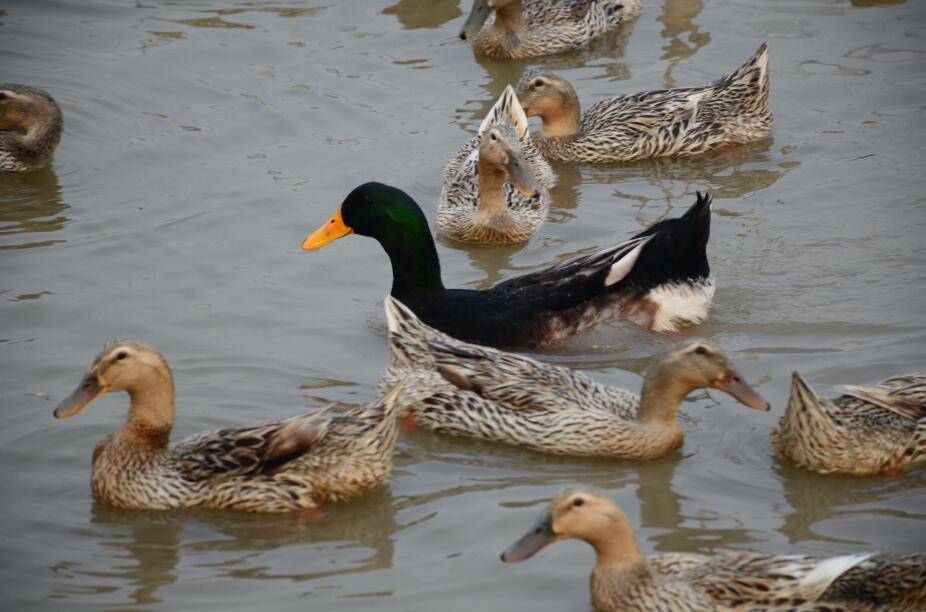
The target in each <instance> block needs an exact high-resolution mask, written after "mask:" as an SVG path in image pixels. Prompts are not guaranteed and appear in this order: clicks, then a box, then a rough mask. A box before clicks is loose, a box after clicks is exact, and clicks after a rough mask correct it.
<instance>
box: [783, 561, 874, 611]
mask: <svg viewBox="0 0 926 612" xmlns="http://www.w3.org/2000/svg"><path fill="white" fill-rule="evenodd" d="M873 554H874V553H861V554H855V555H841V556H839V557H831V558H829V559H823V560H822V561H820V562H819V563H817V564H816V566H814V567H813V569H811V570H810V571H808V572H807V573H806V574H804V575H803V576H802V577H801V578H800V580H799V581H798V583H797V585H796V589H795V590H796V591H797V593H796V594H797V595H798V596H799V597H801V598H804V599H808V600H809V601H816V600H817V599H818V598H819V597H820V596H821V595H823V592H824V591H826V589H827V588H829V586H830V585H831V584H833V582H834V581H835V580H837V579H838V578H839V577H840V576H842V575H843V574H845V573H846V572H847V571H849V570H851V569H852V568H853V567H855V566H856V565H858V564H859V563H862V562H863V561H865V560H867V559H868V558H870V557H871V556H872V555H873Z"/></svg>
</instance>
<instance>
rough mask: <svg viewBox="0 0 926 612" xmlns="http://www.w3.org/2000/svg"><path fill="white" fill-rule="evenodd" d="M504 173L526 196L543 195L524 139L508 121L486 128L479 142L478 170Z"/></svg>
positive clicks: (482, 172) (481, 173)
mask: <svg viewBox="0 0 926 612" xmlns="http://www.w3.org/2000/svg"><path fill="white" fill-rule="evenodd" d="M488 172H496V173H500V174H503V175H504V176H505V177H507V178H508V179H510V180H511V184H512V185H514V186H515V188H516V189H517V190H518V191H519V192H520V193H521V195H523V196H524V197H527V198H536V197H539V196H540V185H538V184H537V181H536V179H535V178H534V175H533V173H532V172H531V170H530V167H529V166H528V165H527V161H526V160H525V159H524V152H523V150H522V148H521V139H520V138H518V134H517V132H516V131H515V129H514V128H513V127H511V126H509V125H495V126H492V127H491V128H489V129H488V130H486V132H485V134H483V135H482V140H481V141H480V142H479V173H480V175H481V176H485V175H486V174H487V173H488Z"/></svg>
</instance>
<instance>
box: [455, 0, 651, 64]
mask: <svg viewBox="0 0 926 612" xmlns="http://www.w3.org/2000/svg"><path fill="white" fill-rule="evenodd" d="M493 13H494V18H493V19H492V20H491V21H490V20H489V18H490V15H492V14H493ZM639 14H640V3H639V2H638V1H637V0H570V1H569V2H561V1H558V0H474V2H473V8H472V9H471V10H470V13H469V16H468V17H467V18H466V21H465V23H464V24H463V29H462V30H461V31H460V40H467V39H469V40H472V41H473V50H474V51H475V52H476V53H478V54H479V55H485V56H488V57H495V58H500V59H523V58H528V57H536V56H539V55H550V54H553V53H562V52H564V51H571V50H573V49H579V48H581V47H584V46H585V45H587V44H588V43H589V42H590V41H591V40H593V39H595V38H597V37H599V36H601V35H603V34H606V33H608V32H611V31H613V30H615V29H616V28H617V27H618V26H619V25H620V24H621V23H623V22H624V21H627V20H629V19H632V18H634V17H636V16H637V15H639ZM487 21H488V24H486V22H487Z"/></svg>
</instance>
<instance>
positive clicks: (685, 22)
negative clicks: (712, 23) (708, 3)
mask: <svg viewBox="0 0 926 612" xmlns="http://www.w3.org/2000/svg"><path fill="white" fill-rule="evenodd" d="M703 8H704V3H703V2H701V0H665V2H664V3H663V5H662V15H660V16H659V17H658V18H657V20H658V21H661V22H662V23H663V24H665V27H664V28H663V29H662V32H660V34H662V37H663V38H668V39H669V41H668V42H667V43H666V44H665V45H664V46H663V47H662V50H663V53H662V56H661V57H660V58H659V59H664V60H670V61H669V65H668V66H666V71H665V74H664V75H663V76H664V78H665V87H666V88H667V89H671V88H673V87H676V84H675V77H674V76H673V73H674V72H675V68H676V67H677V66H678V65H679V63H680V62H681V61H682V60H683V59H685V58H687V57H691V56H693V55H694V54H695V53H697V52H698V50H699V49H701V47H703V46H705V45H707V44H708V43H709V42H711V35H710V33H709V32H701V31H700V26H697V25H695V24H694V20H695V18H696V17H697V16H698V15H700V14H701V10H702V9H703ZM685 34H688V36H687V40H685V36H684V35H685Z"/></svg>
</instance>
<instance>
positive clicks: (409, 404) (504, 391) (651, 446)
mask: <svg viewBox="0 0 926 612" xmlns="http://www.w3.org/2000/svg"><path fill="white" fill-rule="evenodd" d="M386 319H387V321H388V323H389V355H390V356H389V367H388V369H387V371H386V373H385V374H384V375H383V377H382V379H381V381H380V386H381V387H382V388H386V389H388V388H390V387H393V386H394V385H395V384H396V383H397V381H403V380H404V381H405V385H404V387H403V391H402V393H401V394H400V395H399V399H398V401H399V404H400V408H399V414H403V413H404V414H406V415H407V418H408V420H407V421H406V422H407V423H408V424H409V425H414V426H421V427H423V428H424V429H426V430H429V431H434V432H438V433H443V434H450V435H456V436H465V437H471V438H479V439H483V440H491V441H493V442H500V443H503V444H509V445H513V446H519V447H522V448H529V449H531V450H534V451H537V452H541V453H549V454H555V455H570V456H587V457H610V458H614V459H632V460H639V461H642V460H647V459H656V458H658V457H662V456H665V455H666V454H668V453H670V452H671V451H673V450H675V449H676V448H678V447H679V446H681V445H682V442H683V441H684V438H685V436H684V433H683V432H682V429H681V428H680V427H679V425H678V419H677V416H678V409H679V406H680V405H681V403H682V401H683V400H684V399H685V397H686V396H687V395H688V394H689V393H690V392H691V391H693V390H695V389H700V388H714V389H718V390H720V391H723V392H724V393H727V394H729V395H731V396H732V397H734V398H735V399H737V400H738V401H739V402H741V403H742V404H744V405H746V406H749V407H750V408H755V409H758V410H768V409H769V404H768V402H766V401H765V400H764V399H762V397H761V396H760V395H759V394H758V393H756V392H755V391H754V390H753V389H752V388H751V387H750V386H749V384H748V383H747V382H746V381H745V380H743V378H742V376H740V374H739V372H738V371H737V370H736V368H735V367H734V366H733V364H732V363H730V360H729V359H728V358H727V357H726V355H724V354H723V352H721V351H720V350H718V349H717V348H715V347H713V346H711V345H709V344H707V343H704V342H695V343H691V344H688V345H685V346H682V347H681V348H677V349H675V350H672V351H669V352H668V353H666V354H664V355H662V356H660V357H659V358H658V359H656V360H655V362H654V363H653V365H652V366H651V367H650V368H649V370H648V372H647V373H646V377H645V378H644V380H643V388H642V391H641V393H640V395H636V394H634V393H631V392H629V391H625V390H624V389H618V388H615V387H607V386H605V385H602V384H599V383H596V382H595V381H594V380H592V379H591V378H589V377H588V376H587V375H585V374H583V373H582V372H578V371H576V370H572V369H570V368H566V367H562V366H556V365H551V364H547V363H543V362H541V361H537V360H535V359H532V358H530V357H526V356H522V355H517V354H514V353H506V352H503V351H499V350H495V349H491V348H487V347H482V346H477V345H475V344H468V343H465V342H460V341H457V340H454V339H453V338H451V337H450V336H448V335H446V334H442V333H441V332H439V331H437V330H435V329H432V328H430V327H428V326H427V325H425V324H424V323H422V322H421V320H420V319H418V317H416V316H415V314H414V313H413V312H412V311H411V310H409V309H408V308H406V307H405V306H403V305H402V304H401V303H400V302H399V301H398V300H396V299H395V298H393V297H391V296H388V297H387V298H386Z"/></svg>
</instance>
